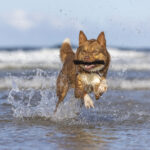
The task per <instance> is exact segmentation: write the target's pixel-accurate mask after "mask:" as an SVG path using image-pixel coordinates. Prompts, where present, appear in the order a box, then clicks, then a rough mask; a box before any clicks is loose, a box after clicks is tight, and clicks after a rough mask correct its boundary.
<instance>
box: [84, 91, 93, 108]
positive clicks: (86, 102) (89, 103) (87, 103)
mask: <svg viewBox="0 0 150 150" xmlns="http://www.w3.org/2000/svg"><path fill="white" fill-rule="evenodd" d="M84 105H85V107H86V108H91V107H92V108H94V103H93V101H92V99H91V97H90V96H89V95H88V94H85V96H84Z"/></svg>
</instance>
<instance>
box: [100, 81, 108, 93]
mask: <svg viewBox="0 0 150 150" xmlns="http://www.w3.org/2000/svg"><path fill="white" fill-rule="evenodd" d="M107 88H108V86H107V82H106V80H105V79H104V80H102V81H101V84H100V86H99V88H98V92H99V93H104V92H106V91H107Z"/></svg>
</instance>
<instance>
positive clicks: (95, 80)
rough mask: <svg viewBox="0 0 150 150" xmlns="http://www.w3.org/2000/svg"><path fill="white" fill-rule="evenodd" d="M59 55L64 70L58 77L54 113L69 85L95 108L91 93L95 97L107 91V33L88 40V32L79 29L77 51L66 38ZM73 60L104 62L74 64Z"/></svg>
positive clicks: (108, 57) (77, 96)
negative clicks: (98, 62)
mask: <svg viewBox="0 0 150 150" xmlns="http://www.w3.org/2000/svg"><path fill="white" fill-rule="evenodd" d="M60 58H61V60H62V62H63V67H62V70H61V71H60V73H59V75H58V78H57V91H56V92H57V96H58V102H57V104H56V109H55V112H56V111H57V107H58V105H59V103H60V102H62V101H63V99H64V98H65V96H66V94H67V92H68V90H69V88H74V94H75V97H76V98H79V99H82V100H84V104H85V107H87V108H91V107H94V104H93V101H92V99H91V98H90V96H89V95H88V93H90V92H94V94H95V98H96V99H99V98H100V96H101V95H102V94H103V93H104V92H106V91H107V83H106V75H107V71H108V68H109V63H110V55H109V53H108V51H107V49H106V40H105V35H104V32H101V34H99V36H98V38H97V39H91V40H87V38H86V36H85V34H84V33H83V32H82V31H80V34H79V47H78V49H77V52H76V53H74V52H73V51H72V48H71V45H70V43H69V42H68V40H66V41H64V43H63V44H62V46H61V49H60ZM74 60H80V61H86V62H93V61H96V60H103V61H104V62H105V64H104V65H103V64H96V65H94V66H93V65H91V66H88V67H87V66H86V65H75V64H74V62H73V61H74ZM89 67H90V68H89Z"/></svg>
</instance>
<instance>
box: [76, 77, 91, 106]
mask: <svg viewBox="0 0 150 150" xmlns="http://www.w3.org/2000/svg"><path fill="white" fill-rule="evenodd" d="M75 97H76V98H80V99H83V100H84V105H85V107H86V108H91V107H93V108H94V104H93V101H92V99H91V97H90V96H89V95H88V94H87V93H86V91H85V88H84V83H83V82H82V79H81V78H80V76H77V78H76V84H75Z"/></svg>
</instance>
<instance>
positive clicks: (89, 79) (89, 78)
mask: <svg viewBox="0 0 150 150" xmlns="http://www.w3.org/2000/svg"><path fill="white" fill-rule="evenodd" d="M80 78H81V81H82V83H84V84H85V85H91V86H94V85H96V84H100V81H101V77H100V76H99V75H98V74H96V73H90V74H88V73H83V74H81V75H80Z"/></svg>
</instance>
